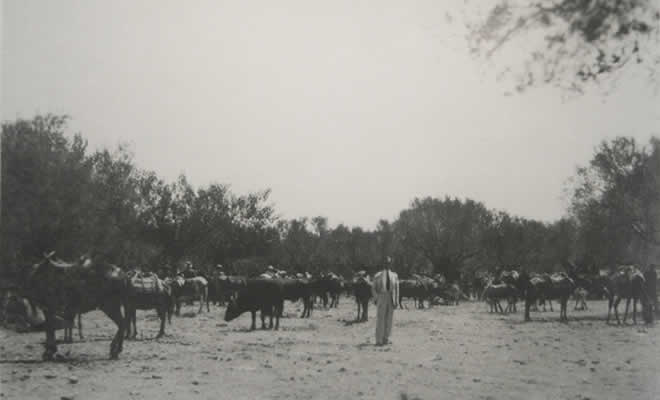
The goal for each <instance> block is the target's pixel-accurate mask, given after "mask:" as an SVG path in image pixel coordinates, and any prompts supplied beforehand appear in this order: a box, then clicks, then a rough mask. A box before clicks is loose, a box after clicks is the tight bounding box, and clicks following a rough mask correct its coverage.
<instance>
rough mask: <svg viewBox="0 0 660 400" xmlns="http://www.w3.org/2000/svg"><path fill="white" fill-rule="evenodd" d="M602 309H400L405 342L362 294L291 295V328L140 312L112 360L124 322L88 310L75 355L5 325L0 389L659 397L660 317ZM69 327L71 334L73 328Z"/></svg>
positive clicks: (113, 395)
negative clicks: (622, 322)
mask: <svg viewBox="0 0 660 400" xmlns="http://www.w3.org/2000/svg"><path fill="white" fill-rule="evenodd" d="M590 307H591V310H590V311H586V312H573V311H570V310H569V318H570V322H569V323H568V324H561V323H559V322H558V316H559V314H558V312H556V311H555V312H554V313H550V312H547V313H533V314H532V317H533V318H535V321H533V322H531V323H522V314H521V313H520V312H518V313H517V314H512V315H506V316H502V315H494V314H489V313H488V312H487V307H486V305H485V304H483V303H464V304H461V305H460V306H457V307H456V306H436V307H434V308H432V309H428V310H396V311H395V313H394V329H393V337H392V340H393V344H392V345H390V346H386V347H376V346H373V343H374V338H373V334H374V327H375V318H374V316H375V307H374V306H373V305H371V307H370V310H369V311H370V321H369V322H367V323H360V324H350V323H347V322H345V321H348V320H352V319H353V318H354V317H355V309H354V303H353V302H352V301H351V300H349V299H347V298H342V302H341V304H340V307H339V308H338V309H333V310H320V311H319V310H315V312H314V314H313V315H312V318H311V319H299V318H296V317H295V315H297V314H298V313H299V308H300V307H299V306H298V305H297V304H296V305H291V304H290V303H288V302H287V304H286V306H285V313H286V315H287V318H284V319H283V320H282V321H281V330H280V331H275V332H273V331H262V330H257V331H255V332H249V331H248V330H247V328H248V327H249V314H245V315H243V316H241V317H240V318H239V319H237V320H235V321H232V322H231V323H229V324H227V323H225V322H224V320H223V316H224V308H219V307H212V309H211V312H210V313H204V314H201V315H198V316H191V314H193V310H196V308H194V307H192V306H188V307H186V308H185V309H184V310H183V311H184V316H182V317H178V318H176V317H175V318H174V320H173V324H172V325H171V326H168V327H167V331H168V332H167V333H168V335H167V336H166V337H165V338H162V339H160V340H154V339H152V338H153V337H154V336H155V335H156V333H157V330H158V322H157V320H156V317H155V312H147V311H145V312H141V313H139V314H138V329H140V332H141V334H142V336H141V337H140V338H139V339H138V340H134V341H129V342H126V343H125V344H124V352H123V353H122V354H121V355H120V359H119V360H118V361H110V360H108V359H107V355H108V348H109V344H110V337H111V335H112V334H113V332H114V327H113V325H112V322H111V321H110V320H109V319H107V318H106V317H105V315H103V314H102V313H100V312H92V313H89V314H86V315H85V316H83V326H84V329H85V331H84V333H85V334H86V337H85V339H84V340H82V341H80V340H79V339H78V338H77V334H76V337H75V340H76V342H75V343H73V344H61V345H60V352H62V353H65V354H66V353H67V352H69V354H68V357H70V360H68V361H66V362H58V363H53V362H50V363H43V362H41V353H42V351H43V348H42V346H41V343H42V342H43V340H44V334H43V333H29V334H16V333H13V332H8V331H5V330H0V376H1V383H0V391H1V392H2V395H1V397H0V398H12V399H13V398H20V399H46V398H50V399H61V398H74V399H92V398H95V399H96V398H98V399H118V398H120V399H177V398H191V399H197V398H198V399H289V398H293V399H315V398H323V399H399V398H401V396H402V394H403V393H405V394H406V396H407V397H408V398H409V399H414V398H420V399H445V398H446V399H624V398H628V399H657V398H660V368H659V367H660V346H658V344H659V343H658V341H659V340H660V326H655V327H650V328H647V327H644V326H643V325H637V326H632V325H628V326H608V325H606V324H605V322H604V321H603V320H602V318H603V316H604V315H605V314H606V311H607V309H606V304H605V303H604V302H591V303H590ZM62 334H63V333H62V332H61V331H59V332H58V338H61V337H62Z"/></svg>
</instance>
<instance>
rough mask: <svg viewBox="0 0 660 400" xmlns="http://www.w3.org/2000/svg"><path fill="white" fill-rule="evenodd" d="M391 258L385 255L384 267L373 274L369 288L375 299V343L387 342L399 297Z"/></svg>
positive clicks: (380, 344)
mask: <svg viewBox="0 0 660 400" xmlns="http://www.w3.org/2000/svg"><path fill="white" fill-rule="evenodd" d="M391 264H392V259H391V258H390V257H387V261H386V264H385V269H383V270H382V271H380V272H379V273H377V274H376V275H375V276H374V280H373V284H372V287H371V290H372V291H373V295H374V298H375V299H376V307H377V308H378V310H377V313H376V345H377V346H382V345H384V344H388V343H389V342H390V341H389V338H390V334H391V332H392V317H393V314H394V305H395V304H397V301H398V299H399V277H398V275H397V274H396V273H395V272H393V271H391V270H390V268H391Z"/></svg>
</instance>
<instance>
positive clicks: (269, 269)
mask: <svg viewBox="0 0 660 400" xmlns="http://www.w3.org/2000/svg"><path fill="white" fill-rule="evenodd" d="M266 269H267V270H268V271H275V268H273V266H272V265H269V266H268V268H266Z"/></svg>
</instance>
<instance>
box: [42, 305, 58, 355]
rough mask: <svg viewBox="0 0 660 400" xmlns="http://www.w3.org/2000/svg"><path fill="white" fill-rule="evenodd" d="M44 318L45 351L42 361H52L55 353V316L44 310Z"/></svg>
mask: <svg viewBox="0 0 660 400" xmlns="http://www.w3.org/2000/svg"><path fill="white" fill-rule="evenodd" d="M44 315H45V317H46V346H45V347H46V350H45V351H44V354H43V355H42V358H43V360H44V361H52V360H53V357H54V355H55V353H57V343H56V341H55V314H54V313H52V312H51V311H49V310H48V311H47V310H44Z"/></svg>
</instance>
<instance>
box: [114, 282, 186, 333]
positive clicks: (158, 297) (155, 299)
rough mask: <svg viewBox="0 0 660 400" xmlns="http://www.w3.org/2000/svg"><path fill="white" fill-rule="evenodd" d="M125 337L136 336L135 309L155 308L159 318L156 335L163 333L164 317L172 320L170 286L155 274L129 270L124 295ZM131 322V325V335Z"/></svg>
mask: <svg viewBox="0 0 660 400" xmlns="http://www.w3.org/2000/svg"><path fill="white" fill-rule="evenodd" d="M124 308H125V310H126V337H127V338H129V337H133V338H135V337H137V333H138V332H137V315H136V314H137V310H152V309H155V310H156V312H157V313H158V318H160V331H159V332H158V336H156V337H158V338H159V337H162V336H163V335H165V319H166V318H167V320H168V321H169V322H170V323H171V322H172V309H173V308H174V302H173V300H172V288H171V287H170V285H168V284H167V283H165V282H164V281H162V280H160V279H159V278H158V276H157V275H156V274H153V273H141V272H137V271H131V272H129V274H128V277H127V290H126V297H125V298H124ZM131 324H132V325H133V330H132V333H133V334H132V336H131Z"/></svg>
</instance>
